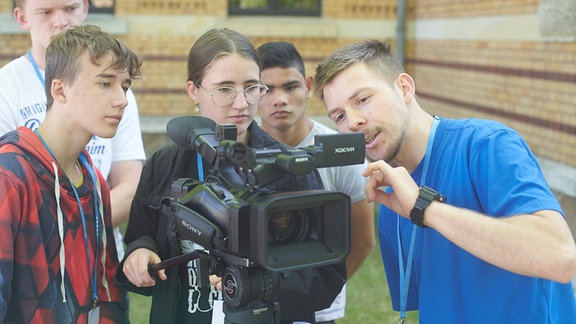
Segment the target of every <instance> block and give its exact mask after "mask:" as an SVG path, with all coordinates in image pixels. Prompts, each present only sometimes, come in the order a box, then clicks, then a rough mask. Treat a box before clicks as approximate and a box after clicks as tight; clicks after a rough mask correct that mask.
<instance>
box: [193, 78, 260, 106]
mask: <svg viewBox="0 0 576 324" xmlns="http://www.w3.org/2000/svg"><path fill="white" fill-rule="evenodd" d="M196 86H197V87H198V88H201V89H202V90H204V91H206V93H207V94H208V95H209V96H210V97H211V98H212V102H214V104H215V105H216V106H218V107H228V106H230V105H231V104H232V103H233V102H234V100H235V99H236V96H238V93H240V92H243V93H244V98H245V99H246V102H247V103H248V104H250V105H254V104H257V103H259V102H260V100H261V99H262V97H264V96H265V95H266V94H267V93H268V90H269V89H268V87H267V86H266V85H264V84H261V83H259V84H254V85H251V86H249V87H247V88H245V89H240V90H238V89H234V88H231V87H219V88H216V89H213V90H212V91H208V90H206V89H205V88H204V87H202V86H201V85H199V84H197V85H196Z"/></svg>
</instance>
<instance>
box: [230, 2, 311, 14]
mask: <svg viewBox="0 0 576 324" xmlns="http://www.w3.org/2000/svg"><path fill="white" fill-rule="evenodd" d="M320 4H321V1H320V0H228V14H229V15H231V16H232V15H262V16H269V15H276V16H320V14H321V5H320Z"/></svg>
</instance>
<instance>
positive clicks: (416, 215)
mask: <svg viewBox="0 0 576 324" xmlns="http://www.w3.org/2000/svg"><path fill="white" fill-rule="evenodd" d="M434 200H436V201H438V202H441V203H444V202H445V201H446V197H445V196H444V195H442V194H440V193H438V192H437V191H436V190H434V189H432V188H430V187H426V186H422V187H421V188H420V193H419V194H418V198H417V199H416V203H415V204H414V208H412V210H411V211H410V220H412V223H414V224H416V225H418V226H420V227H423V228H426V227H428V226H426V225H424V211H425V210H426V208H428V206H429V205H430V203H432V201H434Z"/></svg>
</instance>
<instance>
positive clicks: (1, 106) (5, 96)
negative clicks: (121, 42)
mask: <svg viewBox="0 0 576 324" xmlns="http://www.w3.org/2000/svg"><path fill="white" fill-rule="evenodd" d="M15 4H16V6H15V9H14V17H15V18H16V21H17V23H18V24H19V25H20V27H21V28H22V29H24V30H27V31H29V33H30V40H31V47H30V50H29V51H28V52H27V53H26V54H24V55H22V56H20V57H18V58H16V59H15V60H13V61H11V62H9V63H8V64H6V65H5V66H3V67H2V68H1V69H0V134H4V133H7V132H9V131H11V130H14V129H16V127H18V126H26V127H28V128H30V129H32V130H35V129H36V128H37V127H38V125H39V124H40V122H41V121H42V120H44V116H45V114H46V94H45V91H44V87H45V85H44V69H45V64H46V61H45V55H46V48H47V47H48V44H49V43H50V40H51V39H52V38H53V37H54V36H55V35H57V34H58V33H60V32H61V31H63V30H65V29H68V28H69V27H71V26H76V25H80V24H82V22H83V21H84V20H85V19H86V17H87V15H88V5H89V4H88V0H34V1H30V0H15ZM127 98H128V106H127V108H126V110H125V112H124V117H123V118H122V122H121V123H120V125H119V127H118V132H117V134H116V136H114V137H113V138H111V139H110V138H108V139H106V138H101V137H96V136H95V137H93V138H92V140H91V141H90V143H88V145H87V146H86V148H87V150H88V153H89V154H90V157H91V158H92V161H93V163H94V165H95V166H96V167H97V168H98V169H99V170H100V172H101V173H102V174H103V175H104V177H105V178H106V179H107V182H108V184H109V186H110V188H111V192H110V195H111V199H112V225H113V226H114V228H115V229H114V231H115V239H116V246H117V249H118V257H119V258H120V259H122V257H123V254H124V247H123V244H122V235H121V233H120V231H119V229H118V226H119V225H120V224H122V223H124V222H125V221H126V220H127V219H128V213H129V211H130V205H131V204H132V198H133V197H134V193H135V191H136V187H137V185H138V181H139V180H140V173H141V171H142V165H143V161H144V160H145V159H146V154H145V151H144V145H143V142H142V134H141V130H140V121H139V117H138V106H137V103H136V99H135V97H134V94H133V93H132V91H129V92H128V93H127Z"/></svg>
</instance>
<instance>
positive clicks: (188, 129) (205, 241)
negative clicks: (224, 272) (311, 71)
mask: <svg viewBox="0 0 576 324" xmlns="http://www.w3.org/2000/svg"><path fill="white" fill-rule="evenodd" d="M167 133H168V136H169V137H170V138H171V139H172V140H173V141H174V142H175V143H176V144H178V145H180V146H183V147H186V148H190V149H192V150H194V151H196V152H197V153H198V154H199V156H201V158H202V160H204V161H205V162H206V163H207V164H208V165H210V166H211V168H210V170H208V175H207V176H206V179H205V180H197V179H192V178H182V179H178V180H176V181H174V183H173V184H172V192H171V196H170V204H169V206H164V208H163V213H164V214H165V215H166V216H168V217H171V218H172V220H173V222H174V225H175V229H176V232H177V235H178V237H179V238H180V239H185V240H190V241H192V242H194V243H197V244H199V245H201V246H202V247H203V248H204V249H206V250H208V251H209V253H208V254H209V255H210V257H211V258H216V259H218V260H220V261H223V262H224V263H225V264H226V265H227V267H228V268H230V266H233V268H239V271H240V272H245V271H246V270H245V269H242V268H249V272H252V270H250V269H251V268H254V267H261V268H262V269H264V270H265V271H268V272H269V271H271V272H275V273H279V272H288V271H294V270H301V269H307V268H313V267H319V266H324V265H329V264H333V263H338V262H341V261H343V260H344V258H345V257H346V255H347V254H348V252H349V245H350V244H349V240H350V239H349V236H350V233H349V231H350V230H349V226H350V198H349V197H348V196H347V195H345V194H343V193H340V192H330V191H324V190H316V189H315V190H303V191H287V190H285V189H286V188H288V186H283V185H282V184H283V183H284V184H286V181H287V180H286V179H287V175H292V176H299V175H306V174H308V173H310V172H313V171H315V169H316V168H323V167H332V166H343V165H351V164H361V163H364V156H365V144H364V136H363V134H361V133H351V134H330V135H317V136H316V137H315V144H314V145H311V146H308V147H303V148H287V147H281V146H277V147H275V148H263V149H254V148H251V147H249V146H247V145H246V144H244V143H242V142H238V141H236V127H235V126H234V125H216V123H214V122H213V121H212V120H210V119H208V118H204V117H198V116H186V117H177V118H174V119H172V120H170V121H169V122H168V124H167ZM198 163H199V164H201V161H200V159H198ZM288 178H289V177H288ZM236 270H238V269H236ZM236 270H233V271H232V275H233V276H234V272H235V271H236ZM211 271H212V272H214V271H213V270H211ZM257 276H258V275H257ZM233 279H234V281H235V282H237V281H238V278H233ZM253 281H254V280H250V282H253ZM256 281H264V282H269V281H270V280H269V279H262V280H256ZM222 282H223V283H224V279H223V281H222ZM272 282H274V280H272ZM262 285H264V286H266V285H268V284H267V283H262ZM235 286H236V288H238V286H241V285H235ZM224 295H225V298H226V301H227V303H229V304H230V305H232V306H234V307H237V306H243V305H245V304H246V302H247V301H246V300H245V299H246V298H244V297H243V298H242V299H241V300H240V299H238V298H240V297H238V295H242V294H238V291H236V290H234V291H232V290H227V289H226V287H225V288H224ZM266 295H267V296H266V297H265V298H264V299H268V298H269V297H273V296H271V295H273V294H271V293H266ZM253 297H254V296H251V297H249V298H248V299H250V298H253ZM262 297H264V296H262ZM270 299H271V298H270ZM248 301H249V300H248Z"/></svg>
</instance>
